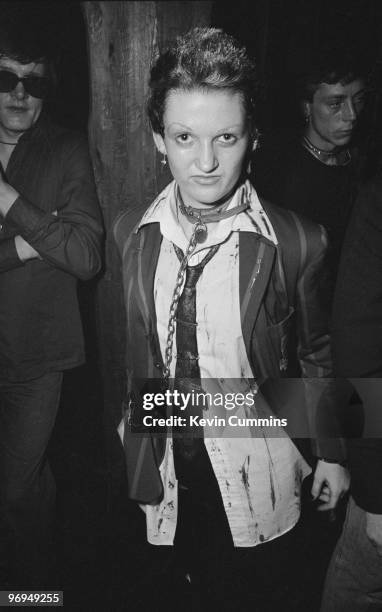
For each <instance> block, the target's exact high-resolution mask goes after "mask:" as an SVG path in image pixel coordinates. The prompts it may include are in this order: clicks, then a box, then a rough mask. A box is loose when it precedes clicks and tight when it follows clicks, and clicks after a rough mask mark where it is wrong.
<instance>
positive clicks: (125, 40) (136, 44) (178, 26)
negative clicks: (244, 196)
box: [83, 2, 211, 429]
mask: <svg viewBox="0 0 382 612" xmlns="http://www.w3.org/2000/svg"><path fill="white" fill-rule="evenodd" d="M83 9H84V16H85V23H86V27H87V35H88V54H89V64H90V81H91V114H90V119H89V139H90V149H91V154H92V159H93V165H94V170H95V177H96V183H97V189H98V194H99V199H100V203H101V207H102V211H103V216H104V221H105V227H106V231H107V239H106V262H105V271H104V275H103V277H102V279H101V281H100V283H99V287H98V296H97V321H98V342H99V355H100V366H101V371H102V379H103V390H104V405H105V415H106V423H108V427H110V428H111V429H112V428H113V426H114V425H115V424H116V423H117V422H118V421H119V419H120V414H121V402H122V399H123V381H124V354H125V344H124V338H125V314H124V306H123V298H122V286H121V271H120V260H119V255H118V253H117V251H116V247H115V245H114V242H113V237H112V234H111V231H110V230H111V227H112V224H113V221H114V219H115V218H116V216H117V215H118V213H119V212H120V211H122V210H123V209H126V208H129V207H139V208H141V209H142V212H143V211H144V209H145V208H146V207H147V206H148V204H149V203H150V202H151V201H152V199H153V197H154V196H155V195H156V194H157V193H158V192H159V190H160V189H161V188H163V186H164V185H165V184H166V182H168V181H169V180H170V177H169V176H168V175H164V173H163V169H162V165H161V164H160V163H159V161H160V160H159V157H158V154H157V153H156V150H155V147H154V144H153V140H152V135H151V132H150V129H149V124H148V121H147V118H146V112H145V106H146V100H147V95H148V85H147V83H148V78H149V70H150V65H151V64H152V61H153V59H154V58H155V57H156V56H157V54H158V52H159V51H160V50H161V49H163V47H164V46H166V44H167V42H168V41H169V40H170V39H173V38H174V37H175V36H176V35H178V34H180V33H182V32H185V31H187V30H188V29H189V28H191V27H193V26H194V25H208V24H209V18H210V11H211V2H84V3H83ZM110 416H111V417H112V418H110Z"/></svg>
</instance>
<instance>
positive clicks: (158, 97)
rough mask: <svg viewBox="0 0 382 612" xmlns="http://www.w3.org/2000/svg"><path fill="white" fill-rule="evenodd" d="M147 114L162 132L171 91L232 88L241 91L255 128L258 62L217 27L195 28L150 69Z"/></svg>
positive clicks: (176, 41) (174, 44) (157, 129)
mask: <svg viewBox="0 0 382 612" xmlns="http://www.w3.org/2000/svg"><path fill="white" fill-rule="evenodd" d="M149 84H150V90H151V92H150V97H149V101H148V115H149V119H150V123H151V127H152V129H153V130H154V132H157V133H159V134H162V135H163V113H164V110H165V103H166V98H167V95H168V93H169V92H170V91H172V90H175V89H181V90H185V91H189V90H191V89H213V90H230V91H232V92H234V93H241V94H242V96H243V103H244V108H245V111H246V113H247V117H248V120H249V121H250V122H251V126H252V128H253V129H254V113H255V94H256V92H257V78H256V70H255V63H254V61H253V60H252V59H250V58H249V56H248V55H247V51H246V49H245V47H243V46H241V45H240V44H239V43H238V42H237V41H236V40H235V38H233V37H232V36H230V35H229V34H226V33H225V32H223V31H222V30H219V29H216V28H193V29H192V30H190V31H189V32H187V33H186V34H184V35H183V36H179V37H178V38H177V39H176V40H175V42H174V43H173V44H172V45H171V46H170V47H169V48H168V49H167V51H165V52H164V53H163V54H161V55H160V56H159V58H158V59H157V61H156V63H155V64H154V66H153V67H152V69H151V74H150V83H149Z"/></svg>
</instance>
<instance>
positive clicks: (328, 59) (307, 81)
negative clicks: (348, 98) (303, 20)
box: [297, 46, 368, 102]
mask: <svg viewBox="0 0 382 612" xmlns="http://www.w3.org/2000/svg"><path fill="white" fill-rule="evenodd" d="M367 76H368V69H367V66H366V61H365V59H364V57H363V56H362V54H361V53H360V52H359V50H356V49H349V48H348V47H346V48H344V47H339V46H324V47H321V48H320V49H318V50H316V52H315V53H314V54H313V55H312V57H311V60H310V62H309V65H308V66H307V67H306V68H305V70H304V71H303V72H301V73H300V74H299V75H298V76H297V93H298V98H299V100H300V101H303V100H305V101H308V102H312V101H313V96H314V94H315V92H316V91H317V89H318V87H319V86H320V84H321V83H328V84H330V85H333V84H334V83H341V85H347V84H348V83H351V82H352V81H355V80H356V79H366V78H367Z"/></svg>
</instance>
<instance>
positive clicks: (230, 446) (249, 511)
mask: <svg viewBox="0 0 382 612" xmlns="http://www.w3.org/2000/svg"><path fill="white" fill-rule="evenodd" d="M242 190H245V196H246V197H247V198H248V201H249V203H250V208H249V209H247V210H246V211H244V212H241V213H240V214H238V215H235V216H232V217H229V218H225V219H222V220H220V221H219V222H218V223H216V224H208V226H207V228H208V235H207V239H206V241H205V242H204V243H203V244H201V245H198V247H197V248H196V250H195V252H194V254H193V255H192V256H191V258H190V259H189V265H191V266H192V265H196V264H198V263H199V262H200V261H201V260H202V259H203V258H204V256H205V255H206V254H207V252H208V250H209V249H210V248H211V247H212V246H213V245H216V244H220V247H219V249H218V251H217V253H216V254H215V255H214V256H213V257H212V259H211V260H210V261H209V262H208V264H207V265H206V266H205V268H204V269H203V272H202V274H201V276H200V279H199V280H198V283H197V289H196V312H197V324H198V325H197V343H198V353H199V367H200V374H201V379H202V386H203V389H204V391H206V392H210V393H212V394H216V393H219V392H221V393H228V392H234V393H243V394H245V393H247V392H248V391H249V390H250V389H251V386H250V383H249V380H250V379H252V378H253V373H252V370H251V366H250V364H249V361H248V357H247V353H246V348H245V344H244V339H243V335H242V329H241V318H240V294H239V232H241V231H245V232H255V233H259V234H262V235H264V236H265V237H266V238H267V239H268V240H271V241H272V242H273V243H274V244H275V245H276V244H277V238H276V236H275V233H274V230H273V228H272V225H271V223H270V221H269V219H268V217H267V215H266V213H265V211H264V210H263V208H262V206H261V203H260V201H259V199H258V197H257V194H256V192H255V190H254V189H253V187H252V185H251V184H250V183H249V182H247V183H246V184H245V185H243V186H241V187H240V188H239V189H238V191H237V192H236V193H235V195H234V197H233V198H232V201H231V202H230V205H229V207H228V209H230V208H233V207H235V206H237V205H238V204H239V203H240V201H241V197H242ZM178 214H181V213H179V211H178V209H177V204H176V185H175V183H174V182H173V183H171V184H170V185H169V186H168V187H167V188H166V189H165V190H164V191H163V192H162V194H161V195H160V196H158V198H157V199H156V200H155V202H154V203H153V204H152V205H151V207H150V208H149V209H148V210H147V211H146V213H145V215H144V216H143V218H142V220H141V222H140V225H139V227H140V226H142V225H145V224H147V223H159V224H160V231H161V234H162V236H163V240H162V244H161V249H160V254H159V258H158V264H157V269H156V273H155V281H154V300H155V308H156V315H157V331H158V336H159V341H160V346H161V351H162V355H163V356H164V354H165V347H166V340H167V333H168V331H167V330H168V322H169V311H170V304H171V300H172V296H173V291H174V287H175V282H176V278H177V274H178V270H179V265H180V264H179V259H178V257H177V255H176V253H175V249H174V246H173V245H174V244H175V245H177V246H178V247H179V248H180V249H181V250H182V251H183V252H185V250H186V248H187V246H188V243H189V240H188V239H187V238H186V236H185V234H184V231H183V229H182V227H181V225H180V223H179V221H178ZM222 279H224V282H222ZM174 337H175V335H174ZM174 345H175V342H174ZM174 345H173V358H172V362H171V366H170V375H171V377H173V376H174V373H175V365H176V346H174ZM248 411H249V412H248ZM207 412H208V413H210V414H213V409H212V408H211V407H210V409H209V410H208V411H207ZM260 412H261V414H262V415H263V416H264V414H266V415H269V414H271V412H270V410H269V408H268V407H267V406H266V404H265V401H264V399H263V398H261V397H260V396H256V401H255V407H253V408H251V409H249V408H248V406H247V407H243V408H242V409H238V411H237V414H238V416H239V417H240V416H245V415H248V414H249V413H250V414H251V415H252V416H258V415H259V414H260ZM203 416H204V415H203ZM277 436H278V437H277ZM204 441H205V446H206V449H207V452H208V455H209V458H210V460H211V464H212V467H213V470H214V473H215V476H216V478H217V481H218V484H219V488H220V492H221V495H222V500H223V504H224V508H225V511H226V514H227V518H228V522H229V525H230V529H231V533H232V537H233V541H234V544H235V546H255V545H257V544H259V543H261V542H265V541H267V540H270V539H273V538H275V537H277V536H279V535H282V534H283V533H285V532H286V531H288V530H289V529H291V528H292V527H293V525H294V524H295V523H296V522H297V520H298V518H299V514H300V490H299V489H300V482H301V480H302V479H303V478H304V477H305V476H306V475H307V474H308V473H309V471H310V468H309V467H308V465H307V464H306V462H305V461H304V460H303V458H302V457H301V455H300V453H299V452H298V451H297V449H296V447H295V446H294V444H293V443H292V442H291V440H290V439H289V438H288V436H287V435H286V434H285V432H284V430H282V429H281V428H278V430H277V428H273V431H272V432H271V435H268V436H267V432H266V431H264V435H263V436H259V435H258V432H257V435H256V437H254V436H253V432H252V433H251V429H250V428H248V429H245V428H243V427H240V428H239V431H238V432H237V433H236V436H235V435H234V434H233V432H232V428H230V430H229V436H228V435H227V437H214V431H213V428H210V429H209V430H208V429H205V431H204ZM160 472H161V476H162V481H163V485H164V498H163V500H162V502H161V503H160V504H158V505H156V506H151V505H146V506H144V507H143V508H144V510H145V512H146V518H147V537H148V540H149V542H150V543H152V544H172V543H173V540H174V536H175V530H176V520H177V481H176V478H175V469H174V461H173V454H172V440H171V439H170V438H169V439H168V440H167V446H166V452H165V457H164V460H163V462H162V464H161V466H160Z"/></svg>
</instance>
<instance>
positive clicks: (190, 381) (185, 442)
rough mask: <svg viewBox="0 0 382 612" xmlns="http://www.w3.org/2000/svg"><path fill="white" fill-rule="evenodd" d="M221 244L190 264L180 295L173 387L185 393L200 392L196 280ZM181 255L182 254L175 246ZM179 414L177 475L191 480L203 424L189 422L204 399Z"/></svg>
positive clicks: (200, 454) (198, 466)
mask: <svg viewBox="0 0 382 612" xmlns="http://www.w3.org/2000/svg"><path fill="white" fill-rule="evenodd" d="M219 246H220V245H216V246H214V247H212V249H211V250H210V251H209V252H208V253H207V255H206V256H205V257H204V259H203V260H202V261H201V262H200V263H199V264H198V265H197V266H187V268H186V279H185V283H184V287H183V291H182V294H181V296H180V298H179V303H178V309H177V317H176V352H177V361H176V367H175V380H174V388H175V389H177V390H178V391H180V392H182V393H191V392H192V390H194V395H196V393H198V392H199V393H201V392H202V390H201V387H200V383H201V380H200V368H199V355H198V343H197V337H196V329H197V325H198V324H197V321H196V284H197V282H198V280H199V278H200V275H201V273H202V272H203V269H204V267H205V265H206V264H207V263H208V262H209V261H210V259H211V258H212V257H213V256H214V255H215V253H216V251H217V250H218V248H219ZM175 251H176V253H177V255H178V257H179V259H182V257H183V254H182V252H181V251H180V249H178V247H175ZM177 414H178V415H179V416H181V417H183V418H186V426H181V427H178V428H174V437H173V452H174V463H175V471H176V476H177V479H178V480H179V481H180V482H181V483H182V484H185V485H187V484H189V483H190V482H192V481H193V480H194V479H196V478H198V474H199V473H200V470H202V469H203V466H204V461H203V458H204V442H203V428H202V427H196V426H190V424H189V417H190V416H191V415H192V416H201V415H202V402H201V400H200V401H199V402H191V401H189V403H188V405H187V408H186V410H185V411H179V412H178V413H177Z"/></svg>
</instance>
